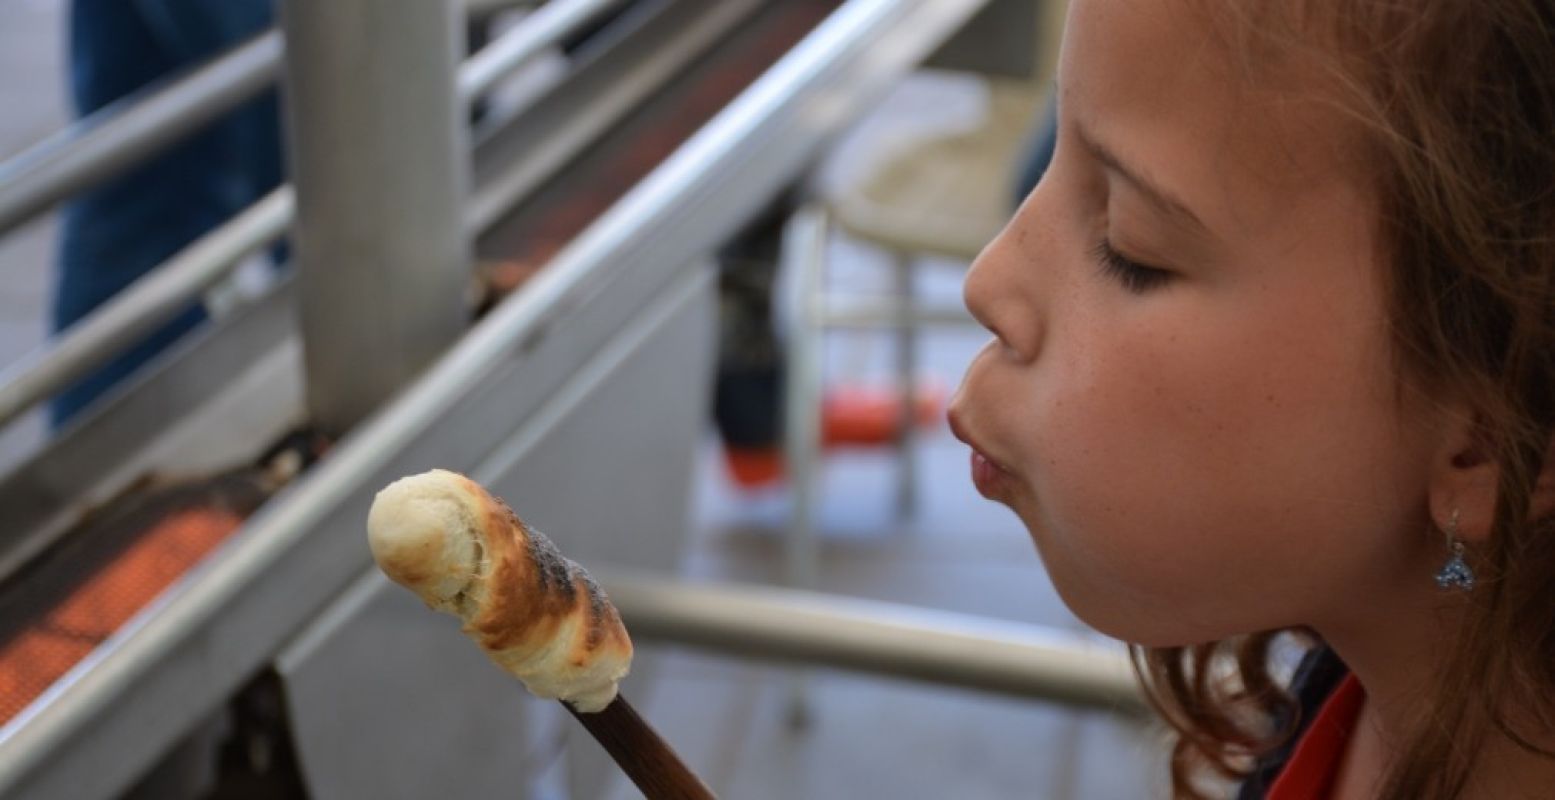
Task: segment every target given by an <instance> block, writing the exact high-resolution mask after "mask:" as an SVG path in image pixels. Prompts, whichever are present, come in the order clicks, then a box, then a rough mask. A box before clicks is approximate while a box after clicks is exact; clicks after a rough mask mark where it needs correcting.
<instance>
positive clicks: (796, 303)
mask: <svg viewBox="0 0 1555 800" xmlns="http://www.w3.org/2000/svg"><path fill="white" fill-rule="evenodd" d="M826 238H827V218H826V214H825V212H824V211H823V210H822V209H820V208H817V207H808V206H807V207H802V208H800V209H799V210H798V211H796V212H795V213H794V215H793V216H792V217H790V218H789V221H788V224H787V226H786V227H785V229H784V231H783V253H782V258H783V265H782V267H783V269H784V271H785V272H786V273H787V274H788V275H789V276H790V281H791V283H790V286H789V291H788V293H787V295H786V297H785V300H786V302H784V303H783V307H784V313H785V315H786V317H787V328H788V337H789V338H788V348H789V351H788V368H787V374H786V375H785V376H784V381H783V386H784V389H783V392H784V397H783V400H784V402H783V414H784V418H783V422H784V425H783V450H784V460H785V461H786V462H787V472H788V483H789V490H790V492H791V495H790V507H789V514H790V518H789V529H788V535H787V537H786V538H785V540H784V579H785V582H786V583H787V584H788V585H789V586H792V587H796V588H801V589H809V588H814V586H815V584H816V582H817V578H818V574H817V573H818V572H819V554H818V552H817V546H816V541H815V528H814V502H815V501H814V491H815V471H816V468H817V466H818V464H819V461H820V447H821V386H822V383H823V379H824V373H825V363H824V349H823V345H824V337H825V319H824V318H823V312H824V308H825V306H824V295H825V288H826V287H825V275H826V265H825V255H826ZM788 706H789V707H788V713H787V715H786V716H787V718H788V721H789V724H790V726H791V727H792V728H794V729H801V728H804V727H806V726H807V724H808V721H809V719H810V709H809V702H808V693H807V692H806V690H805V673H804V672H803V671H798V670H796V671H795V672H794V673H792V678H791V680H790V686H789V704H788Z"/></svg>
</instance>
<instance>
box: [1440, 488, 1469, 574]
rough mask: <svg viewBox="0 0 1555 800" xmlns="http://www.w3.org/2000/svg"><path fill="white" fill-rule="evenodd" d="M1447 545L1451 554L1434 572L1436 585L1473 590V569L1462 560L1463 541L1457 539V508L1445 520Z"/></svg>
mask: <svg viewBox="0 0 1555 800" xmlns="http://www.w3.org/2000/svg"><path fill="white" fill-rule="evenodd" d="M1447 547H1448V548H1450V549H1451V550H1452V555H1451V556H1449V557H1448V558H1447V563H1446V564H1443V565H1442V570H1441V572H1438V573H1436V586H1437V587H1438V588H1440V589H1443V590H1446V589H1462V590H1463V591H1465V592H1470V591H1473V590H1474V570H1472V569H1470V568H1469V565H1468V563H1467V562H1465V561H1464V560H1463V542H1460V541H1458V509H1456V508H1455V509H1453V510H1452V519H1450V520H1448V521H1447Z"/></svg>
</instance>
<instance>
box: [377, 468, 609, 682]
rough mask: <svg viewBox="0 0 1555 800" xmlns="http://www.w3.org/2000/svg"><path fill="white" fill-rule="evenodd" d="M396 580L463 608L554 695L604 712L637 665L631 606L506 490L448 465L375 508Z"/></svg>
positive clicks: (506, 658) (392, 489)
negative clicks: (498, 492) (625, 619)
mask: <svg viewBox="0 0 1555 800" xmlns="http://www.w3.org/2000/svg"><path fill="white" fill-rule="evenodd" d="M368 540H369V545H370V546H371V547H372V550H373V556H374V558H376V559H377V560H378V563H379V566H381V567H382V568H383V570H384V572H385V573H386V574H387V575H388V576H389V577H390V578H392V579H393V580H395V581H398V582H399V583H401V584H403V585H405V586H406V587H408V588H410V589H412V590H414V591H415V592H416V593H417V594H419V595H420V596H421V597H422V599H424V600H426V602H427V603H428V604H429V605H431V606H432V607H434V608H437V609H439V610H442V611H447V612H450V613H453V614H456V615H458V616H459V618H460V619H461V620H462V621H463V623H464V631H465V633H467V634H468V635H469V636H470V637H471V638H473V639H475V641H476V642H477V643H478V644H480V645H481V647H482V649H484V650H485V651H486V652H487V654H488V655H489V656H490V657H491V658H492V660H493V661H495V662H497V664H499V665H500V666H502V667H503V668H504V669H506V670H508V671H510V672H512V673H513V674H514V675H515V676H517V677H518V678H519V679H521V680H523V681H524V683H525V685H527V686H528V687H529V688H530V690H531V691H533V692H534V693H536V694H538V695H541V696H543V697H559V698H562V699H564V700H567V701H568V702H571V703H573V705H574V706H575V707H576V708H578V709H579V710H582V711H597V710H599V709H600V708H603V707H604V705H605V704H607V703H608V702H609V701H610V699H611V698H613V697H614V696H615V692H616V684H617V682H619V681H620V679H621V678H622V677H623V676H625V675H626V673H627V671H628V670H629V669H630V665H631V658H632V642H631V639H630V638H629V637H628V636H627V634H626V628H625V627H624V626H623V625H622V624H621V618H620V615H619V614H617V613H616V610H615V607H614V606H612V605H611V604H610V601H609V599H607V598H606V597H605V594H604V592H603V591H601V590H600V588H599V586H598V585H597V584H595V583H594V581H593V579H591V578H590V577H589V576H588V573H586V572H584V571H583V569H582V568H581V567H579V566H578V565H577V564H574V563H573V562H571V561H569V560H567V559H566V558H564V557H563V556H562V554H561V553H560V552H559V551H558V550H557V549H556V546H555V545H554V544H552V543H551V541H550V540H549V539H547V538H546V537H545V536H544V535H543V534H541V533H540V532H539V531H536V530H534V529H532V528H530V527H529V526H527V525H525V524H524V522H523V521H522V520H520V519H519V518H518V515H517V514H514V513H513V510H512V509H511V508H509V507H508V505H507V504H506V503H504V502H502V500H501V499H499V498H497V497H494V496H493V495H492V494H491V493H489V492H487V491H486V489H485V488H484V487H482V486H481V485H480V484H478V483H476V482H475V481H472V480H470V479H469V478H466V477H464V476H463V475H459V474H457V473H452V472H447V471H444V470H433V471H431V472H428V473H424V474H422V475H415V476H411V477H407V478H402V479H400V480H398V481H395V482H394V483H393V484H390V485H389V486H388V487H386V488H385V489H384V490H383V491H382V492H379V493H378V497H377V498H376V499H375V500H374V502H373V508H372V509H371V510H370V511H369V513H368Z"/></svg>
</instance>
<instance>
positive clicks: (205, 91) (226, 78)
mask: <svg viewBox="0 0 1555 800" xmlns="http://www.w3.org/2000/svg"><path fill="white" fill-rule="evenodd" d="M284 48H285V45H284V44H283V43H282V41H281V35H280V34H279V33H278V32H276V31H269V32H268V33H263V34H260V35H259V36H257V37H255V38H254V39H252V40H250V41H249V42H248V43H246V44H243V45H239V46H238V47H236V48H234V49H233V50H231V51H230V52H228V53H226V54H225V55H222V56H218V57H217V58H215V59H213V60H212V61H211V62H210V63H208V64H206V65H205V66H203V67H200V68H199V69H197V70H195V71H193V72H190V73H189V74H187V75H184V76H182V77H180V78H178V79H176V80H174V81H172V82H171V83H169V84H168V85H167V86H166V87H164V88H161V89H155V90H152V91H151V92H149V93H148V94H145V95H143V96H140V99H139V100H138V101H131V102H130V104H115V105H113V106H110V107H108V108H106V109H104V110H102V111H100V112H98V113H96V114H93V115H91V116H89V117H87V118H86V119H84V120H81V121H79V122H77V123H75V124H74V125H71V126H70V127H69V128H66V129H65V130H63V131H61V132H60V133H58V134H55V135H54V136H52V137H50V138H48V139H46V140H44V141H43V142H41V143H39V144H37V145H35V146H33V147H32V148H31V149H29V150H27V151H25V152H23V153H22V154H21V155H18V156H15V157H13V158H11V159H10V160H8V161H6V162H5V163H3V164H0V234H3V233H5V232H6V231H9V230H10V229H12V228H14V227H16V226H18V225H20V224H22V223H24V222H26V221H27V220H29V219H31V218H33V217H34V216H36V215H38V214H39V213H42V212H43V211H46V210H47V209H49V208H50V207H51V206H53V205H54V204H55V203H58V202H60V201H61V200H64V199H65V198H67V197H69V196H71V195H73V194H75V193H77V192H80V191H81V190H83V189H86V188H89V187H91V186H93V185H95V184H97V183H101V182H102V181H105V180H107V179H109V178H112V177H113V176H115V175H117V174H119V173H120V172H123V171H124V170H126V169H129V168H130V167H133V166H135V165H136V164H138V163H140V162H142V161H144V160H146V159H148V158H150V157H152V156H154V155H156V154H157V153H160V152H161V151H163V150H165V149H167V148H168V147H169V146H171V145H173V144H176V143H177V142H178V141H180V140H182V139H183V138H184V137H186V136H188V135H189V134H192V133H194V132H195V131H198V130H199V129H200V128H202V127H204V126H205V125H207V124H209V123H210V122H212V121H214V120H215V119H217V118H218V117H220V116H221V115H222V114H225V113H226V112H228V111H231V110H232V109H234V108H237V107H238V106H240V105H242V104H243V103H244V102H245V101H247V100H250V99H252V98H253V97H254V96H256V95H258V94H259V93H260V92H262V91H264V90H265V89H267V88H269V87H270V85H271V84H273V83H275V80H276V78H277V77H279V76H280V73H281V57H282V51H283V50H284Z"/></svg>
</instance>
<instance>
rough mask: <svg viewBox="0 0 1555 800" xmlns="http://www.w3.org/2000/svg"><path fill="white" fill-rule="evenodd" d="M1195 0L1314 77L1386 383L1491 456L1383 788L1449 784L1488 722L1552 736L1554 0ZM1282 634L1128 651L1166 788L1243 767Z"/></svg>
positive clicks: (1441, 790) (1245, 50) (1259, 52)
mask: <svg viewBox="0 0 1555 800" xmlns="http://www.w3.org/2000/svg"><path fill="white" fill-rule="evenodd" d="M1200 3H1201V4H1204V5H1213V6H1214V7H1215V8H1216V19H1217V20H1220V21H1224V22H1225V23H1226V27H1225V29H1224V30H1225V31H1226V32H1227V33H1228V34H1230V35H1231V37H1232V41H1233V43H1234V44H1236V45H1237V46H1238V48H1239V52H1240V53H1242V55H1243V57H1244V59H1243V60H1244V61H1245V62H1246V63H1247V64H1249V65H1253V66H1252V67H1251V68H1252V69H1254V70H1255V71H1256V70H1257V66H1256V64H1258V63H1260V62H1263V63H1273V62H1270V61H1269V59H1268V57H1269V56H1270V55H1271V54H1277V55H1280V56H1290V55H1295V56H1298V57H1302V56H1305V58H1306V61H1305V63H1307V64H1315V65H1320V67H1321V69H1322V71H1323V73H1324V74H1326V76H1327V77H1328V78H1331V80H1330V81H1327V83H1329V84H1331V85H1332V87H1336V88H1337V91H1335V92H1333V95H1334V98H1333V100H1334V102H1335V103H1336V104H1337V105H1338V106H1339V107H1340V108H1341V109H1342V110H1343V111H1344V112H1345V113H1346V114H1347V115H1348V116H1349V118H1351V119H1353V120H1355V121H1356V122H1358V123H1359V129H1360V131H1361V136H1360V138H1361V139H1362V140H1363V141H1364V149H1365V151H1366V155H1367V158H1366V159H1365V163H1367V164H1368V165H1369V168H1368V170H1367V171H1366V172H1365V173H1363V174H1359V175H1358V178H1360V179H1363V180H1369V181H1371V182H1372V184H1373V189H1374V191H1375V195H1376V197H1377V199H1378V203H1379V211H1380V216H1379V228H1378V230H1379V232H1380V236H1379V239H1380V242H1381V248H1382V252H1380V253H1379V258H1380V259H1381V260H1382V263H1383V265H1384V267H1385V269H1386V275H1387V281H1388V284H1389V287H1388V288H1389V294H1390V304H1391V305H1390V308H1389V314H1390V317H1391V320H1390V321H1391V326H1392V333H1393V352H1394V364H1395V371H1396V373H1397V379H1398V386H1399V391H1400V392H1401V394H1400V396H1401V397H1402V396H1403V395H1402V393H1403V392H1424V393H1425V394H1426V396H1428V397H1431V398H1436V399H1439V400H1441V401H1443V402H1446V401H1452V402H1453V403H1457V404H1462V405H1463V406H1464V407H1467V408H1470V409H1472V411H1473V414H1474V418H1473V419H1474V423H1475V429H1476V431H1477V432H1478V434H1479V437H1478V440H1479V442H1480V443H1481V449H1482V453H1483V456H1484V457H1485V458H1487V459H1489V460H1490V461H1492V462H1493V463H1494V464H1495V465H1496V467H1497V468H1498V470H1499V472H1498V474H1499V479H1498V480H1499V483H1498V486H1497V497H1496V504H1495V509H1494V519H1493V522H1492V525H1491V530H1490V535H1489V537H1488V539H1487V540H1486V541H1485V542H1484V543H1483V544H1478V545H1475V546H1474V547H1473V548H1472V552H1471V553H1470V556H1469V557H1470V559H1471V561H1472V563H1473V565H1474V568H1475V570H1476V572H1477V573H1478V575H1479V581H1478V584H1477V585H1476V588H1475V589H1474V591H1473V593H1472V595H1471V596H1470V598H1469V599H1468V601H1467V603H1468V608H1467V610H1466V612H1465V615H1464V623H1463V624H1462V626H1461V628H1460V629H1459V630H1458V631H1457V632H1456V637H1455V642H1454V644H1453V646H1452V647H1451V648H1450V651H1449V652H1446V653H1444V654H1443V656H1442V658H1441V659H1440V660H1439V661H1438V662H1437V663H1435V664H1423V665H1422V669H1432V670H1434V672H1435V674H1434V676H1433V679H1434V684H1433V685H1434V686H1435V687H1436V688H1437V691H1434V692H1432V693H1430V695H1429V696H1427V697H1424V698H1422V703H1421V708H1420V712H1419V714H1418V717H1417V719H1416V721H1415V724H1414V725H1413V727H1412V729H1411V730H1409V731H1407V732H1406V734H1407V739H1406V741H1405V742H1404V743H1403V746H1402V747H1401V748H1400V749H1399V752H1400V753H1403V754H1404V755H1403V756H1402V757H1401V758H1400V760H1399V761H1398V762H1397V763H1396V764H1394V765H1393V766H1392V768H1391V771H1390V773H1389V774H1388V775H1387V776H1386V778H1385V781H1384V783H1383V787H1384V789H1383V792H1382V795H1381V796H1382V797H1384V798H1389V800H1446V799H1447V798H1455V797H1458V796H1459V795H1460V794H1461V793H1462V791H1463V790H1464V788H1465V786H1466V785H1467V783H1468V780H1469V777H1470V774H1471V772H1472V771H1473V769H1474V766H1475V762H1476V758H1477V754H1478V753H1479V752H1480V750H1481V747H1482V745H1483V744H1484V743H1485V742H1486V741H1487V739H1488V738H1489V737H1494V736H1505V737H1508V738H1510V739H1511V740H1512V741H1513V742H1515V743H1517V744H1518V745H1519V746H1522V747H1524V748H1525V749H1528V750H1530V751H1532V752H1536V753H1540V754H1542V755H1544V756H1545V757H1552V758H1555V754H1551V753H1548V752H1545V751H1543V750H1540V749H1539V748H1537V747H1536V746H1535V745H1534V744H1532V743H1531V740H1533V739H1537V738H1539V737H1543V736H1548V735H1549V734H1551V733H1555V520H1552V519H1550V518H1534V517H1533V516H1532V514H1531V512H1530V501H1531V499H1532V496H1533V491H1534V486H1535V483H1536V481H1537V478H1538V476H1539V474H1540V473H1541V471H1542V470H1543V468H1544V459H1545V454H1546V453H1547V452H1548V450H1549V447H1550V443H1551V432H1552V428H1555V0H1309V1H1308V2H1295V0H1290V1H1289V2H1277V3H1245V4H1244V3H1241V2H1239V0H1215V1H1214V2H1212V3H1211V2H1209V0H1200ZM1303 51H1304V52H1303ZM1276 60H1280V59H1276ZM1283 63H1288V61H1285V62H1283ZM1430 579H1431V576H1429V575H1421V576H1420V580H1422V581H1427V580H1430ZM1286 633H1291V632H1289V631H1268V632H1263V633H1258V634H1254V635H1248V636H1242V637H1237V638H1234V639H1229V640H1224V641H1217V642H1209V643H1204V644H1199V645H1193V646H1188V647H1170V648H1152V649H1146V648H1136V649H1135V652H1134V655H1135V665H1136V668H1137V670H1138V672H1139V673H1140V677H1141V680H1142V682H1143V683H1144V684H1145V687H1146V691H1147V694H1148V695H1149V696H1150V697H1151V699H1152V702H1153V703H1154V704H1155V705H1156V707H1157V710H1158V711H1160V713H1161V715H1162V716H1163V718H1164V719H1165V720H1166V721H1167V723H1168V724H1170V725H1171V726H1172V728H1173V729H1174V730H1175V731H1176V732H1177V739H1176V742H1175V744H1174V747H1173V752H1172V784H1173V791H1174V794H1175V795H1176V796H1177V797H1188V798H1198V797H1203V796H1205V794H1204V793H1205V792H1206V791H1207V790H1206V789H1205V788H1204V783H1203V779H1204V778H1206V777H1210V778H1213V777H1214V776H1216V775H1218V776H1221V777H1222V778H1229V779H1236V778H1239V777H1241V776H1244V775H1246V774H1248V772H1249V771H1250V768H1251V766H1252V764H1253V761H1254V759H1256V757H1257V756H1259V755H1261V754H1264V753H1267V752H1269V751H1271V750H1273V749H1274V748H1277V747H1278V746H1279V745H1280V744H1282V743H1283V742H1284V741H1285V740H1286V739H1288V738H1289V736H1290V735H1291V729H1292V728H1293V726H1294V724H1295V720H1294V719H1293V712H1294V710H1295V705H1294V702H1293V700H1292V698H1291V697H1290V696H1289V695H1288V693H1287V692H1286V691H1285V690H1284V688H1283V687H1282V685H1281V682H1280V681H1278V680H1276V679H1275V677H1274V675H1273V673H1272V672H1271V663H1270V662H1271V659H1270V648H1271V646H1272V645H1273V644H1274V643H1275V642H1277V641H1279V640H1280V637H1281V635H1282V634H1286ZM1295 633H1297V634H1302V633H1303V632H1300V631H1297V632H1295ZM1311 641H1312V643H1313V644H1315V645H1320V644H1321V643H1320V642H1316V641H1315V639H1313V640H1311ZM1448 687H1451V690H1450V691H1449V690H1448ZM1514 708H1515V709H1517V716H1516V718H1515V719H1512V718H1509V717H1508V713H1507V712H1508V710H1509V709H1514ZM1282 717H1283V718H1284V719H1285V720H1286V724H1285V725H1283V726H1280V725H1277V724H1276V723H1275V720H1277V719H1281V718H1282Z"/></svg>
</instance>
